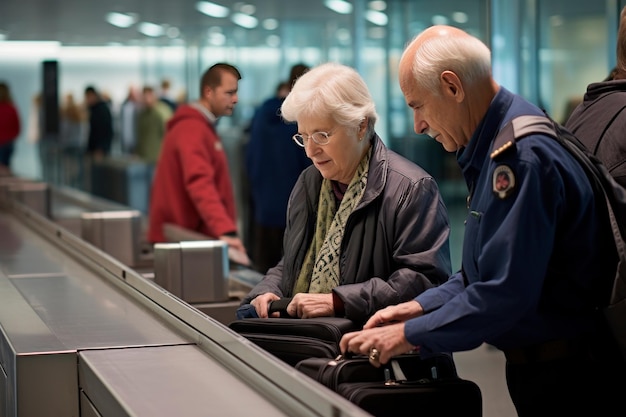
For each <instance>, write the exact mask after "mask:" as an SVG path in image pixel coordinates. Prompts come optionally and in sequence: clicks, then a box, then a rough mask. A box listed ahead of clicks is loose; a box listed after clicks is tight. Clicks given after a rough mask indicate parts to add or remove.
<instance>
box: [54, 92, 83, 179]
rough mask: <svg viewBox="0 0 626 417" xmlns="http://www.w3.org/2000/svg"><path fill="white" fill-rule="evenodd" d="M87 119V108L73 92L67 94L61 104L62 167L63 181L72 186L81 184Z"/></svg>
mask: <svg viewBox="0 0 626 417" xmlns="http://www.w3.org/2000/svg"><path fill="white" fill-rule="evenodd" d="M86 121H87V115H86V112H85V109H84V108H83V107H81V106H80V105H79V104H78V103H76V101H75V99H74V95H73V94H72V93H69V94H66V95H65V100H64V102H63V104H62V105H61V123H60V129H61V135H60V144H61V168H62V172H63V174H64V179H63V182H64V183H65V184H66V185H68V186H70V187H80V185H81V178H82V173H83V169H82V160H83V150H84V148H85V139H86V128H87V126H86Z"/></svg>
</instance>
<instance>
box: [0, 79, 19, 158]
mask: <svg viewBox="0 0 626 417" xmlns="http://www.w3.org/2000/svg"><path fill="white" fill-rule="evenodd" d="M19 134H20V118H19V114H18V112H17V108H16V107H15V105H14V104H13V99H12V98H11V90H10V89H9V85H8V84H7V83H4V82H0V166H1V167H2V168H6V169H8V168H9V166H10V164H11V156H12V155H13V148H14V145H15V139H17V137H18V136H19Z"/></svg>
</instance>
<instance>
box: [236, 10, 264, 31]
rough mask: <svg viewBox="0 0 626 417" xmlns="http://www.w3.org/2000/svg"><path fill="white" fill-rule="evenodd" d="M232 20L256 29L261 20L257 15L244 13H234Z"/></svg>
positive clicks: (242, 25) (237, 23)
mask: <svg viewBox="0 0 626 417" xmlns="http://www.w3.org/2000/svg"><path fill="white" fill-rule="evenodd" d="M230 20H232V21H233V23H234V24H236V25H239V26H241V27H243V28H246V29H254V28H255V27H257V25H258V24H259V20H258V19H257V18H256V17H254V16H250V15H247V14H243V13H233V15H232V16H231V17H230Z"/></svg>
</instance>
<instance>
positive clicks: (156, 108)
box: [134, 86, 172, 165]
mask: <svg viewBox="0 0 626 417" xmlns="http://www.w3.org/2000/svg"><path fill="white" fill-rule="evenodd" d="M171 117H172V110H171V109H170V107H169V106H168V105H167V104H165V103H164V102H162V101H161V100H159V98H158V97H157V95H156V92H155V91H154V88H153V87H151V86H145V87H144V88H143V91H142V106H141V109H140V110H139V112H138V114H137V143H136V145H135V152H134V153H135V155H137V156H138V157H139V158H141V160H142V161H144V162H146V163H147V164H150V165H154V164H155V163H156V161H157V159H158V158H159V153H160V152H161V144H162V143H163V137H164V136H165V127H166V123H167V121H168V120H169V119H170V118H171Z"/></svg>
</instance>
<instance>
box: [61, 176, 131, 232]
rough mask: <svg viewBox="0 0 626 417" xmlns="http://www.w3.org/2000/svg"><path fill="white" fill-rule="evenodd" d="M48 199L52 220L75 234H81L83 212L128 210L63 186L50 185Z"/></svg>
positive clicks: (111, 202)
mask: <svg viewBox="0 0 626 417" xmlns="http://www.w3.org/2000/svg"><path fill="white" fill-rule="evenodd" d="M50 199H51V203H50V210H51V214H50V217H51V218H52V220H54V221H55V222H56V223H57V224H60V225H61V226H63V227H65V228H66V229H68V230H69V231H71V232H72V233H74V234H75V235H77V236H81V216H82V214H83V213H93V212H102V211H120V210H128V207H126V206H123V205H121V204H118V203H115V202H113V201H109V200H106V199H103V198H99V197H96V196H92V195H90V194H87V193H86V192H84V191H80V190H76V189H73V188H70V187H64V186H54V187H52V189H51V192H50Z"/></svg>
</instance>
